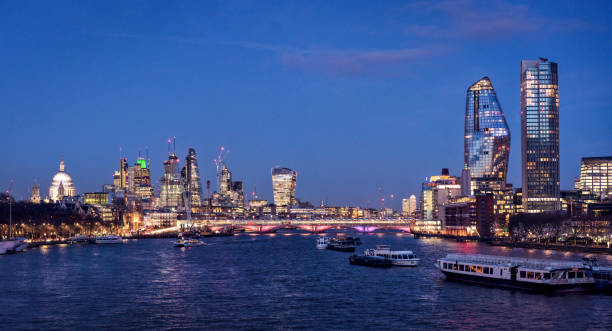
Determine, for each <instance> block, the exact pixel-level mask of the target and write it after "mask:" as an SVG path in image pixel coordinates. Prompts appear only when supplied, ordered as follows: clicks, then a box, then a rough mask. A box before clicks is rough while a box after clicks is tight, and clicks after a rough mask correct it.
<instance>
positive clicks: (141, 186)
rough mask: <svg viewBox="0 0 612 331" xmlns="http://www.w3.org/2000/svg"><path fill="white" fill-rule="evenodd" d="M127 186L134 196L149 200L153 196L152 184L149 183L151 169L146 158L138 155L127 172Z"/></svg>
mask: <svg viewBox="0 0 612 331" xmlns="http://www.w3.org/2000/svg"><path fill="white" fill-rule="evenodd" d="M129 174H130V176H129V180H128V183H129V187H130V192H132V193H133V194H134V195H135V196H136V197H138V198H140V199H143V200H144V199H147V200H150V199H152V198H153V191H154V189H153V186H152V185H151V169H150V168H149V166H148V163H147V160H145V159H144V158H141V157H139V158H138V159H137V160H136V163H135V164H134V166H133V167H131V168H130V172H129Z"/></svg>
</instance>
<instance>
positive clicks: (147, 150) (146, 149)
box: [145, 146, 151, 167]
mask: <svg viewBox="0 0 612 331" xmlns="http://www.w3.org/2000/svg"><path fill="white" fill-rule="evenodd" d="M145 153H146V155H147V156H146V157H147V166H149V164H151V159H149V146H145ZM149 167H151V166H149Z"/></svg>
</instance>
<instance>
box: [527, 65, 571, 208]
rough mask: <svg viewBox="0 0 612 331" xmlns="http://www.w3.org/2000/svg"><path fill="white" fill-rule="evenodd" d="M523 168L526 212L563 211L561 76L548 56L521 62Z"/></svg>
mask: <svg viewBox="0 0 612 331" xmlns="http://www.w3.org/2000/svg"><path fill="white" fill-rule="evenodd" d="M521 168H522V181H523V187H522V188H523V209H524V210H525V212H528V213H541V212H550V211H558V210H560V208H561V200H560V197H561V191H560V183H559V77H558V70H557V63H555V62H550V61H548V59H545V58H540V59H539V60H524V61H521Z"/></svg>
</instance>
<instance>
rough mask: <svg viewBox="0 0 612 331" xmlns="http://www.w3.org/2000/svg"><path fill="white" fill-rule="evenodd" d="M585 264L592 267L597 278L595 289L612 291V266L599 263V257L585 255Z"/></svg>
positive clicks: (594, 276)
mask: <svg viewBox="0 0 612 331" xmlns="http://www.w3.org/2000/svg"><path fill="white" fill-rule="evenodd" d="M582 260H583V261H584V264H585V265H586V266H588V267H589V268H590V269H591V272H592V273H593V278H594V279H595V289H597V290H599V291H603V292H612V268H611V267H604V266H601V265H599V262H598V261H597V258H595V257H591V258H588V257H585V258H583V259H582Z"/></svg>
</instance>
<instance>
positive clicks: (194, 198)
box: [181, 148, 202, 207]
mask: <svg viewBox="0 0 612 331" xmlns="http://www.w3.org/2000/svg"><path fill="white" fill-rule="evenodd" d="M181 177H182V178H183V183H184V185H185V191H186V192H188V193H189V194H188V195H189V197H190V202H191V207H200V206H201V205H202V183H201V181H200V171H199V169H198V157H197V156H196V152H195V149H193V148H189V151H188V153H187V157H185V166H184V167H183V169H182V170H181Z"/></svg>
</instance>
